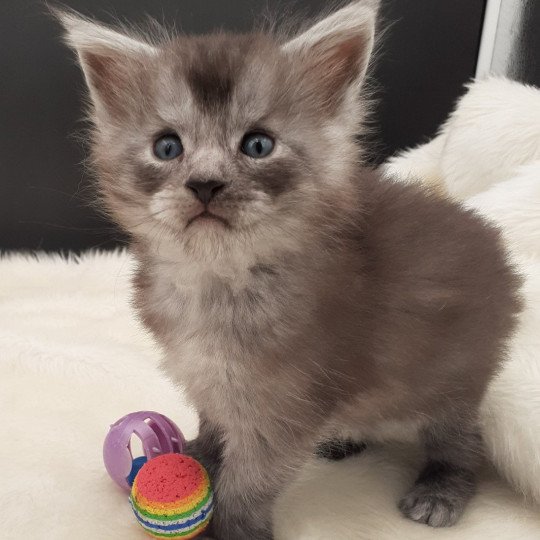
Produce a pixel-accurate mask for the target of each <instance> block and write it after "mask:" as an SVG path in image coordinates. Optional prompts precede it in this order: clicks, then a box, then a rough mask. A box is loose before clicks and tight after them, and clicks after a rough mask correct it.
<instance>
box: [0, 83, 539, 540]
mask: <svg viewBox="0 0 540 540" xmlns="http://www.w3.org/2000/svg"><path fill="white" fill-rule="evenodd" d="M490 91H493V88H490ZM487 102H489V100H488V101H487ZM467 118H468V117H467ZM538 125H540V124H537V126H538ZM443 135H444V136H445V137H446V134H441V137H442V136H443ZM539 142H540V139H539ZM437 145H438V146H439V152H436V151H435V150H434V147H436V146H437ZM430 148H431V156H432V158H433V159H432V160H431V161H430V160H429V159H427V158H425V155H426V154H427V152H425V151H424V150H423V149H419V150H414V151H412V152H411V153H410V154H407V155H406V156H404V157H402V158H400V160H396V161H395V162H394V163H393V164H392V167H394V170H396V171H407V170H412V169H414V168H415V165H414V163H416V164H418V165H419V166H420V165H421V167H424V170H431V171H432V172H433V171H435V172H433V174H432V176H431V177H430V178H427V177H426V178H425V180H426V181H431V182H432V183H434V184H436V185H437V186H438V187H439V188H440V189H444V190H448V189H449V187H448V186H449V184H447V183H446V182H447V177H446V176H445V175H443V174H442V173H441V172H440V165H439V163H440V160H441V157H442V155H441V152H443V151H444V148H445V144H442V143H441V141H440V140H439V141H438V142H436V144H434V145H432V146H431V147H430ZM414 152H424V157H423V158H422V159H421V157H420V156H419V157H418V158H417V159H416V160H415V157H414ZM481 155H482V154H481V153H478V154H476V159H477V160H478V159H480V157H481ZM446 157H448V156H446ZM514 158H515V156H514ZM490 159H492V158H490ZM529 161H531V158H530V156H528V157H527V159H526V160H525V161H523V160H517V163H515V164H514V165H515V167H514V168H509V169H511V170H509V171H508V172H507V176H506V177H505V178H499V177H497V178H496V181H497V182H499V181H500V182H501V183H499V184H498V185H495V186H493V187H492V188H491V189H489V190H488V191H484V190H485V188H487V187H488V185H486V184H484V185H483V186H482V187H481V188H479V189H477V190H476V191H474V193H478V195H476V196H475V197H474V198H473V199H471V200H469V201H468V204H470V205H474V206H475V207H477V208H479V209H480V210H481V211H482V212H484V213H485V214H486V215H489V216H491V217H492V218H494V219H496V220H498V221H499V223H501V225H502V227H503V228H504V231H505V235H506V239H507V241H508V243H509V245H510V247H511V249H512V253H513V257H514V260H515V261H516V264H518V265H519V267H520V268H521V270H522V271H523V272H524V274H526V275H527V282H526V285H525V289H524V292H525V294H526V297H527V310H526V312H525V313H524V316H523V317H522V323H521V329H520V332H519V334H518V336H517V337H516V339H515V341H514V343H513V345H512V355H511V361H510V362H509V364H508V366H507V368H506V369H505V370H504V371H503V373H501V375H500V377H499V378H498V379H497V380H496V381H495V383H494V384H493V386H492V388H491V390H490V394H489V396H488V398H487V400H486V404H485V407H484V426H485V433H486V436H487V439H488V443H489V448H490V451H491V455H492V457H493V459H494V461H495V463H496V464H497V466H498V467H499V468H500V470H502V471H503V472H504V473H505V474H506V475H507V476H508V478H509V479H511V481H512V482H514V483H515V485H517V486H519V488H520V489H522V490H523V491H524V492H525V493H527V494H528V495H531V496H533V497H534V496H537V497H538V496H539V491H538V489H539V487H538V486H540V468H539V463H540V367H539V364H540V362H539V360H538V358H539V351H540V336H539V332H538V328H540V164H534V163H533V164H530V165H528V166H527V167H525V168H522V169H520V170H517V166H518V165H520V164H522V163H525V162H529ZM475 166H476V165H475ZM514 169H515V170H514ZM465 172H466V171H465ZM512 176H515V178H512ZM460 178H462V177H461V176H460ZM505 179H506V180H505ZM503 180H505V181H503ZM492 183H493V182H492ZM465 185H468V184H465ZM454 195H456V196H459V194H457V193H454ZM131 269H132V261H131V259H130V258H129V256H128V255H127V254H125V253H113V254H88V255H85V256H83V257H82V258H81V259H79V260H75V259H71V260H68V261H66V260H62V259H60V258H59V257H51V256H49V257H45V256H39V257H25V256H21V255H15V256H9V257H5V258H4V259H3V260H1V261H0V373H1V375H0V410H2V411H3V413H4V414H3V415H2V428H1V429H2V436H1V439H0V462H1V463H2V464H3V471H2V475H1V482H0V522H1V524H2V528H1V531H0V538H2V539H6V540H11V539H19V538H29V539H34V538H45V539H52V540H68V539H81V540H84V539H92V540H102V539H103V540H109V539H115V540H116V539H117V540H123V539H125V540H127V539H130V540H135V539H141V540H142V539H144V538H146V536H145V534H144V533H142V531H140V530H139V528H138V526H137V525H136V523H135V520H134V518H133V516H132V515H131V510H130V508H129V504H128V502H127V499H126V496H125V495H124V494H123V493H122V492H121V491H119V490H118V489H117V488H116V487H115V485H113V484H112V482H111V481H110V480H109V479H108V477H107V475H106V472H105V469H104V467H103V465H102V459H101V446H102V442H103V438H104V437H105V434H106V432H107V429H108V425H109V424H110V423H111V422H113V421H114V420H116V419H117V418H119V417H120V416H122V415H124V414H125V413H127V412H131V411H136V410H142V409H151V410H157V411H160V412H162V413H164V414H166V415H168V416H170V417H171V418H173V419H174V420H175V421H176V422H177V423H178V424H179V425H180V426H181V427H182V429H183V430H184V432H185V434H186V435H187V436H188V437H191V436H193V435H194V434H195V432H196V423H197V422H196V417H195V415H194V413H193V411H191V410H190V409H189V408H188V406H187V405H186V404H185V402H184V401H183V399H182V395H181V393H180V392H179V391H178V390H177V389H175V388H173V386H172V385H171V384H170V383H169V382H168V381H167V380H166V379H165V378H164V377H163V376H162V375H161V373H160V371H159V369H158V359H159V351H158V350H157V348H156V347H155V345H154V344H153V342H152V341H151V339H150V337H149V336H147V335H146V334H145V332H144V330H143V329H142V328H141V327H140V325H139V324H138V323H137V321H136V320H135V319H134V317H133V314H132V311H131V308H130V306H129V284H128V280H129V275H130V272H131ZM418 460H419V456H418V454H417V453H416V452H415V450H414V449H413V448H410V447H406V446H390V447H386V448H382V447H381V448H370V449H369V450H368V451H366V452H365V453H364V454H362V455H359V456H357V457H354V458H351V459H348V460H346V461H344V462H341V463H325V462H320V461H313V463H311V464H310V465H309V466H308V467H306V469H305V470H304V471H303V474H302V475H301V477H300V478H299V480H298V481H297V482H296V484H295V485H294V486H293V487H292V488H291V489H290V490H289V491H288V492H287V493H286V494H285V495H284V496H283V497H282V498H281V499H280V501H279V505H278V510H277V512H276V538H277V539H278V540H322V539H336V540H356V539H363V540H396V539H399V540H428V539H435V538H438V539H444V540H484V539H485V538H496V539H498V540H518V539H520V540H537V539H538V538H540V513H539V512H538V506H534V504H533V503H531V504H530V505H526V504H525V499H524V498H523V497H522V496H521V495H520V494H518V493H517V492H516V491H515V490H514V489H513V488H511V487H510V486H509V485H507V484H506V483H505V481H504V480H502V479H501V478H499V477H498V475H497V473H496V472H495V471H494V470H492V469H491V468H489V467H486V470H485V471H484V472H483V475H482V480H481V483H480V486H479V492H478V495H477V496H476V497H475V498H474V500H473V501H472V503H471V505H470V506H469V508H468V510H467V512H466V514H465V516H464V518H463V520H462V521H461V522H460V523H459V524H458V525H457V526H455V527H453V528H451V529H445V530H434V529H430V528H428V527H425V526H423V525H418V524H415V523H413V522H410V521H408V520H405V519H403V518H402V517H401V516H400V514H399V512H398V510H397V508H396V502H397V500H398V499H399V497H400V495H401V494H403V493H404V492H405V490H406V489H407V487H408V486H409V484H410V482H412V481H413V479H414V476H415V473H416V470H417V467H418ZM254 540H256V539H254Z"/></svg>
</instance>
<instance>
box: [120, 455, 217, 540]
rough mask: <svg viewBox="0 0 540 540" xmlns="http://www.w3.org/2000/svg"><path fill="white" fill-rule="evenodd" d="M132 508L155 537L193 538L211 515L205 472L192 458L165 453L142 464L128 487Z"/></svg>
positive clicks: (146, 529)
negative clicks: (131, 484)
mask: <svg viewBox="0 0 540 540" xmlns="http://www.w3.org/2000/svg"><path fill="white" fill-rule="evenodd" d="M130 502H131V506H132V508H133V511H134V512H135V516H136V518H137V520H138V521H139V523H140V524H141V525H142V527H143V528H144V530H145V531H146V532H147V533H149V534H150V535H151V536H153V537H154V538H183V539H185V540H187V539H189V538H195V537H196V536H197V535H198V534H200V533H201V532H203V531H204V530H205V529H206V527H207V526H208V523H209V521H210V517H211V516H212V503H213V496H212V489H211V487H210V480H209V478H208V473H207V472H206V470H205V469H204V467H203V466H202V465H201V464H200V463H199V462H198V461H196V460H195V459H193V458H191V457H189V456H185V455H182V454H165V455H162V456H159V457H156V458H154V459H151V460H150V461H148V462H147V463H145V464H144V465H143V467H142V468H141V470H140V471H139V473H138V474H137V476H136V477H135V481H134V482H133V486H132V488H131V497H130Z"/></svg>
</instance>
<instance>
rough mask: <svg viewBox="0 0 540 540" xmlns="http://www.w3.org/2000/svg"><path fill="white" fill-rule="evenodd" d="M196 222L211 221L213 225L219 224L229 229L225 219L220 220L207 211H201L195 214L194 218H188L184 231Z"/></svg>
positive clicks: (220, 218) (219, 217)
mask: <svg viewBox="0 0 540 540" xmlns="http://www.w3.org/2000/svg"><path fill="white" fill-rule="evenodd" d="M196 221H213V222H215V223H221V225H223V226H224V227H227V228H229V227H230V225H229V222H228V221H227V220H226V219H225V218H222V217H221V216H218V215H217V214H213V213H212V212H210V211H208V210H203V211H202V212H201V213H200V214H197V215H196V216H193V217H192V218H190V219H189V221H188V222H187V225H186V229H187V228H188V227H189V226H190V225H192V224H193V223H195V222H196Z"/></svg>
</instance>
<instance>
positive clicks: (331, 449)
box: [315, 439, 366, 461]
mask: <svg viewBox="0 0 540 540" xmlns="http://www.w3.org/2000/svg"><path fill="white" fill-rule="evenodd" d="M365 449H366V445H365V444H364V443H361V442H357V441H354V440H353V439H328V440H326V441H323V442H321V443H319V444H318V445H317V448H316V449H315V455H316V456H317V457H320V458H323V459H328V460H330V461H340V460H342V459H345V458H347V457H349V456H354V455H355V454H359V453H360V452H363V451H364V450H365Z"/></svg>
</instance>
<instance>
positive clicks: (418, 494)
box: [399, 462, 475, 527]
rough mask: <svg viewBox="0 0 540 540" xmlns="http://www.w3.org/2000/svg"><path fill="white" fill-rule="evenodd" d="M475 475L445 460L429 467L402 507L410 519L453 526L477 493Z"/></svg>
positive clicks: (438, 525) (402, 503)
mask: <svg viewBox="0 0 540 540" xmlns="http://www.w3.org/2000/svg"><path fill="white" fill-rule="evenodd" d="M474 487H475V482H474V474H473V473H472V472H471V471H467V470H465V469H459V468H453V467H449V466H448V465H445V464H442V463H436V462H434V463H430V464H428V465H427V466H426V468H425V469H424V471H423V472H422V473H421V474H420V477H419V478H418V480H417V481H416V483H415V484H414V486H413V487H412V489H411V490H410V491H409V493H407V494H406V495H405V497H403V499H401V501H400V503H399V509H400V510H401V512H402V513H403V514H404V515H405V516H406V517H408V518H410V519H412V520H413V521H418V522H419V523H425V524H426V525H429V526H431V527H450V526H452V525H454V524H455V523H456V522H457V521H458V520H459V518H460V517H461V515H462V514H463V511H464V510H465V506H466V505H467V502H468V501H469V500H470V498H471V497H472V496H473V493H474Z"/></svg>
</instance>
